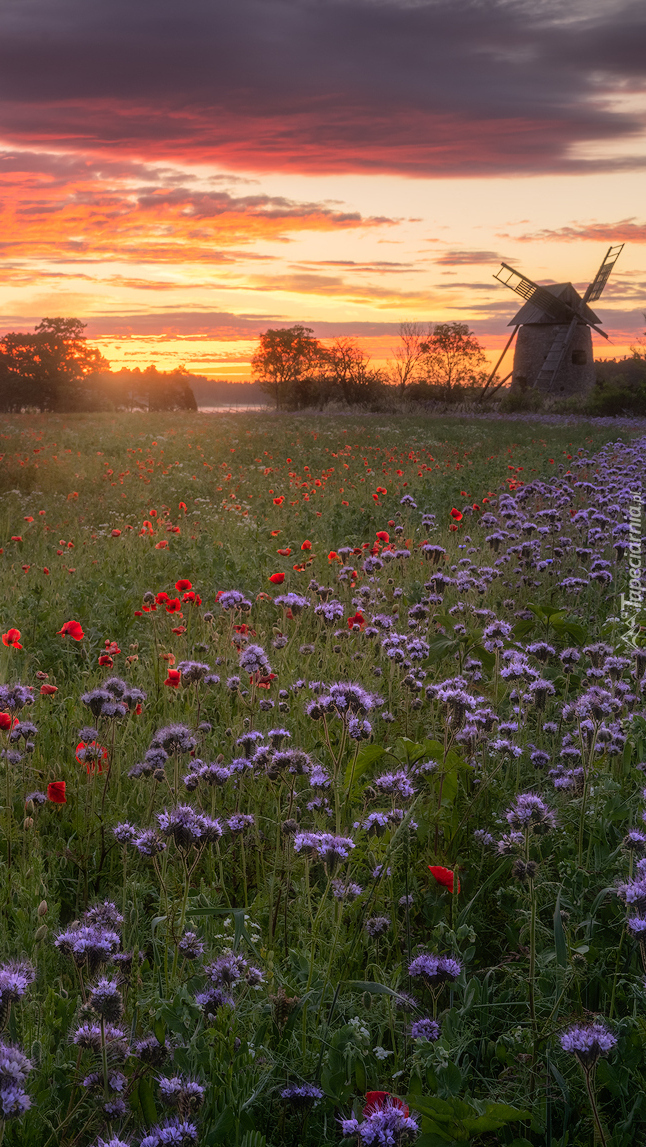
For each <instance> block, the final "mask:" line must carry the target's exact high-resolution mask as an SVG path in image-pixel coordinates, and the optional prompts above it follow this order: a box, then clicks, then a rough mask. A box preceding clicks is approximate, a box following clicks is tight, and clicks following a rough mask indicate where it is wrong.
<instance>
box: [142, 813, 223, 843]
mask: <svg viewBox="0 0 646 1147" xmlns="http://www.w3.org/2000/svg"><path fill="white" fill-rule="evenodd" d="M157 820H158V822H159V828H160V830H161V832H162V833H163V834H164V836H171V837H172V838H173V840H174V841H175V844H176V845H177V847H178V848H183V849H187V848H191V847H192V846H193V845H196V846H198V847H202V846H203V845H205V844H210V843H212V842H213V841H215V840H217V839H218V838H219V837H220V836H222V825H221V824H220V822H219V821H218V820H213V819H212V818H211V817H209V816H206V815H205V814H204V813H200V812H197V810H196V809H194V808H192V807H191V805H177V807H176V808H174V809H171V811H170V812H169V811H168V809H164V811H163V812H159V813H157Z"/></svg>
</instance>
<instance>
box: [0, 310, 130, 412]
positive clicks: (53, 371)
mask: <svg viewBox="0 0 646 1147" xmlns="http://www.w3.org/2000/svg"><path fill="white" fill-rule="evenodd" d="M84 329H85V323H82V322H81V321H80V319H64V318H56V319H43V320H42V322H40V323H39V324H38V326H37V327H36V328H35V331H34V333H33V334H26V333H21V332H11V333H10V334H6V335H5V336H4V338H2V339H0V406H1V407H2V409H3V410H21V409H23V408H24V407H26V406H35V407H37V408H38V409H39V410H58V411H64V410H76V409H79V405H83V397H84V393H85V391H86V389H87V385H86V384H87V380H88V379H89V378H90V377H91V376H92V375H93V374H96V373H97V372H98V371H100V370H104V369H107V368H109V365H110V364H109V363H108V362H107V360H106V359H104V358H103V356H102V354H101V353H100V351H98V350H95V349H94V348H92V347H88V345H87V342H86V339H85V335H84V334H83V331H84Z"/></svg>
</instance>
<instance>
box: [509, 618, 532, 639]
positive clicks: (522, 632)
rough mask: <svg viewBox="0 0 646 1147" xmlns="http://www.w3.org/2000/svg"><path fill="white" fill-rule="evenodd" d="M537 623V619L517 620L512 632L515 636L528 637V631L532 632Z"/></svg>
mask: <svg viewBox="0 0 646 1147" xmlns="http://www.w3.org/2000/svg"><path fill="white" fill-rule="evenodd" d="M535 625H536V622H535V621H528V620H525V621H517V622H516V624H515V625H514V627H513V629H512V633H513V635H514V637H515V638H519V637H526V636H527V634H528V633H531V631H532V629H533V628H534V626H535Z"/></svg>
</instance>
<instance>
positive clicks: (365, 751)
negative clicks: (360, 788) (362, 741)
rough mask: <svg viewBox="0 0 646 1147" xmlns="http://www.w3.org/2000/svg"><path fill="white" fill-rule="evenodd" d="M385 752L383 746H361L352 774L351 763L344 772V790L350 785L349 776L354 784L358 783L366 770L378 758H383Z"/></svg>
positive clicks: (350, 762)
mask: <svg viewBox="0 0 646 1147" xmlns="http://www.w3.org/2000/svg"><path fill="white" fill-rule="evenodd" d="M385 752H386V750H385V749H384V747H383V745H362V746H361V748H360V749H359V752H358V753H357V759H356V761H355V762H354V772H353V769H352V761H349V762H348V766H347V768H346V770H345V787H346V789H347V788H348V785H349V784H350V777H351V776H353V778H354V781H355V782H356V781H358V780H359V777H362V776H363V774H364V773H365V771H366V769H368V768H370V765H374V763H375V761H378V760H379V758H380V757H383V755H384V753H385Z"/></svg>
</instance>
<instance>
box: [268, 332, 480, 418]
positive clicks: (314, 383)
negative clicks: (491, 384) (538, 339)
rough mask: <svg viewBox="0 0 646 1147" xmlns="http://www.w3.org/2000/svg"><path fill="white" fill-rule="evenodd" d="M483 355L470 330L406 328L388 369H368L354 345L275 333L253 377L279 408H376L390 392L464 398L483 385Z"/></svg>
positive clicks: (341, 340)
mask: <svg viewBox="0 0 646 1147" xmlns="http://www.w3.org/2000/svg"><path fill="white" fill-rule="evenodd" d="M484 362H485V356H484V351H483V348H482V347H481V346H480V343H479V342H478V340H477V339H476V337H475V336H474V334H473V332H472V331H470V330H469V327H468V325H467V324H466V323H460V322H452V323H436V324H434V325H432V324H429V325H428V326H423V325H422V324H421V323H410V322H409V323H402V324H401V327H400V339H399V345H398V347H397V348H396V350H395V352H394V357H393V358H392V359H391V360H390V362H389V363H388V365H387V366H386V367H385V368H381V369H376V368H374V367H371V366H370V359H369V357H368V355H367V354H366V353H365V352H364V351H363V350H362V348H361V347H360V346H359V344H358V342H357V340H356V339H354V338H350V337H345V338H337V339H334V340H333V341H332V343H331V344H328V345H324V344H323V343H322V342H321V341H320V339H317V338H315V337H314V331H313V329H312V328H311V327H306V326H302V325H300V324H297V325H295V326H293V327H277V328H274V329H270V330H267V331H265V332H264V334H261V335H260V338H259V345H258V348H257V350H256V352H255V354H254V355H253V357H252V359H251V369H252V372H253V376H254V378H255V379H256V381H257V382H258V383H259V385H260V387H261V389H262V390H264V391H265V393H266V394H268V395H270V396H271V398H272V399H273V400H274V402H275V403H276V406H277V408H278V409H279V410H280V409H290V410H294V409H296V410H298V409H302V408H304V407H308V406H324V405H325V404H326V403H328V402H341V403H344V404H348V405H368V406H370V405H373V404H375V403H378V401H379V400H380V399H381V398H383V397H384V394H385V388H386V387H389V388H391V390H390V393H392V388H393V387H394V388H395V391H396V393H397V394H398V395H399V396H405V397H406V398H408V399H411V400H423V399H425V398H426V399H431V398H438V397H441V398H449V399H450V398H451V397H452V396H453V397H457V396H458V394H459V396H460V397H462V395H463V394H464V391H465V390H469V389H472V388H475V387H481V386H482V384H483V382H484V381H485V378H486V371H484V370H483V366H484Z"/></svg>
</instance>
